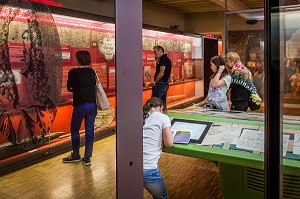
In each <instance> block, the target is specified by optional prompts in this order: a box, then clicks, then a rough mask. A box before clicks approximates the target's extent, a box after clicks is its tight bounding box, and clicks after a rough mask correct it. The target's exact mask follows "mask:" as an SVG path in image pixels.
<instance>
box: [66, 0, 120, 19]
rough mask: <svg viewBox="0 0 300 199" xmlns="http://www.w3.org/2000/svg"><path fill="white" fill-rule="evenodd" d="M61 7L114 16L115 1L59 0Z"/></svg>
mask: <svg viewBox="0 0 300 199" xmlns="http://www.w3.org/2000/svg"><path fill="white" fill-rule="evenodd" d="M60 2H61V3H62V7H63V8H67V9H71V10H77V11H81V12H87V13H92V14H97V15H102V16H106V17H113V18H114V17H115V13H114V10H115V4H114V3H115V1H114V0H103V1H97V0H84V1H78V0H60Z"/></svg>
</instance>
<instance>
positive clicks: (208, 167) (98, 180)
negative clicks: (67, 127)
mask: <svg viewBox="0 0 300 199" xmlns="http://www.w3.org/2000/svg"><path fill="white" fill-rule="evenodd" d="M115 144H116V137H115V135H113V136H110V137H107V138H104V139H102V140H99V141H97V142H95V145H94V153H93V158H92V166H91V167H86V166H83V165H82V164H81V163H69V164H66V163H62V158H63V157H65V156H67V155H69V152H68V153H65V154H62V155H58V156H56V157H54V158H51V159H48V160H45V161H43V162H40V163H38V164H35V165H32V166H30V167H27V168H24V169H21V170H19V171H16V172H13V173H11V174H8V175H5V176H3V177H1V178H0V198H1V199H77V198H78V199H82V198H87V199H93V198H97V199H114V198H116V166H115V165H116V147H115ZM81 150H82V153H83V148H81ZM159 167H160V170H161V173H162V174H163V178H164V180H165V182H166V185H167V188H168V190H169V198H170V199H202V198H203V199H218V198H221V189H220V186H219V173H218V167H217V166H216V164H215V163H213V162H210V161H206V160H201V159H196V158H189V157H184V156H178V155H173V154H167V153H163V154H162V156H161V159H160V163H159ZM144 198H145V199H150V198H152V197H151V196H150V194H149V193H148V192H147V191H144Z"/></svg>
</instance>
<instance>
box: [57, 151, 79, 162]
mask: <svg viewBox="0 0 300 199" xmlns="http://www.w3.org/2000/svg"><path fill="white" fill-rule="evenodd" d="M80 159H81V157H80V155H74V153H71V154H70V155H69V156H68V157H66V158H63V159H62V161H63V162H65V163H70V162H80Z"/></svg>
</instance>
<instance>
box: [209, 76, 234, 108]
mask: <svg viewBox="0 0 300 199" xmlns="http://www.w3.org/2000/svg"><path fill="white" fill-rule="evenodd" d="M222 79H223V80H224V81H225V85H224V86H221V87H218V88H216V87H212V82H213V80H210V83H209V89H208V102H207V103H209V104H212V105H214V106H216V107H217V108H218V109H221V110H229V106H228V102H227V96H226V93H227V90H228V89H229V87H230V83H231V76H229V75H227V76H225V77H223V78H222Z"/></svg>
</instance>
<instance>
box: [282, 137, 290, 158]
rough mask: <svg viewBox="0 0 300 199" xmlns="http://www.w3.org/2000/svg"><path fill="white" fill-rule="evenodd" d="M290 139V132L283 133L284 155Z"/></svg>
mask: <svg viewBox="0 0 300 199" xmlns="http://www.w3.org/2000/svg"><path fill="white" fill-rule="evenodd" d="M289 139H290V135H288V134H283V141H282V142H283V144H282V151H283V152H282V153H283V154H282V155H283V156H286V151H287V148H288V144H289Z"/></svg>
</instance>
